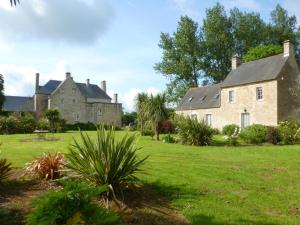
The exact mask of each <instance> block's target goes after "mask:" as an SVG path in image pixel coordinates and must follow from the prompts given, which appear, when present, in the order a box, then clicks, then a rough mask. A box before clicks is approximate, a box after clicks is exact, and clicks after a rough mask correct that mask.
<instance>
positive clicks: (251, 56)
mask: <svg viewBox="0 0 300 225" xmlns="http://www.w3.org/2000/svg"><path fill="white" fill-rule="evenodd" d="M282 52H283V47H282V46H280V45H260V46H257V47H255V48H251V49H250V50H249V51H248V52H247V54H246V55H245V56H244V58H243V62H249V61H253V60H257V59H261V58H265V57H268V56H272V55H277V54H279V53H282Z"/></svg>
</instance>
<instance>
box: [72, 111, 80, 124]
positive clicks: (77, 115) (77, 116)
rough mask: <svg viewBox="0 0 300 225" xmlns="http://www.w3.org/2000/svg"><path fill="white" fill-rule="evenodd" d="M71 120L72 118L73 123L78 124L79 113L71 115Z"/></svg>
mask: <svg viewBox="0 0 300 225" xmlns="http://www.w3.org/2000/svg"><path fill="white" fill-rule="evenodd" d="M73 118H74V121H75V122H78V121H79V119H80V115H79V113H73Z"/></svg>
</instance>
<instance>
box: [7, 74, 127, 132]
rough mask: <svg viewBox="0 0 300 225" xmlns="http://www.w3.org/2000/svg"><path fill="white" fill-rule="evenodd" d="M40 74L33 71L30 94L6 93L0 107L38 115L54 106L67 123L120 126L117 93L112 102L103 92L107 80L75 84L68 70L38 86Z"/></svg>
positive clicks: (120, 113)
mask: <svg viewBox="0 0 300 225" xmlns="http://www.w3.org/2000/svg"><path fill="white" fill-rule="evenodd" d="M39 78H40V77H39V74H38V73H37V74H36V85H35V94H34V96H33V97H21V96H5V98H6V100H5V102H4V106H3V110H4V111H8V112H31V113H33V114H35V116H36V117H37V118H40V117H42V116H43V113H44V112H45V110H47V109H57V110H58V111H59V112H60V115H61V117H62V118H64V119H66V120H67V123H70V124H74V123H77V122H80V123H87V122H92V123H95V124H98V123H104V124H113V125H116V126H121V115H122V104H121V103H118V95H117V94H114V96H113V101H112V99H111V97H110V96H108V94H107V93H106V81H102V82H101V88H100V87H99V86H98V85H96V84H91V83H90V80H89V79H87V81H86V83H76V82H75V81H74V80H73V78H72V76H71V74H70V73H66V79H65V80H64V81H58V80H49V81H48V82H47V83H46V84H45V85H43V86H40V84H39Z"/></svg>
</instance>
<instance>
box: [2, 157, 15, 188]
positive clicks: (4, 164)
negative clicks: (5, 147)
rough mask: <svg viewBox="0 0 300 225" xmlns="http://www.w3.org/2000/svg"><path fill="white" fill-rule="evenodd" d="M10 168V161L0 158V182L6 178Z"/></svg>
mask: <svg viewBox="0 0 300 225" xmlns="http://www.w3.org/2000/svg"><path fill="white" fill-rule="evenodd" d="M11 170H12V168H11V163H8V162H7V160H6V159H0V184H1V183H2V182H3V181H4V180H6V179H7V178H8V176H9V174H10V172H11Z"/></svg>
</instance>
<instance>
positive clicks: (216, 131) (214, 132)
mask: <svg viewBox="0 0 300 225" xmlns="http://www.w3.org/2000/svg"><path fill="white" fill-rule="evenodd" d="M211 129H212V130H213V135H218V134H220V133H221V132H220V130H219V129H218V128H213V127H212V128H211Z"/></svg>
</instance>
